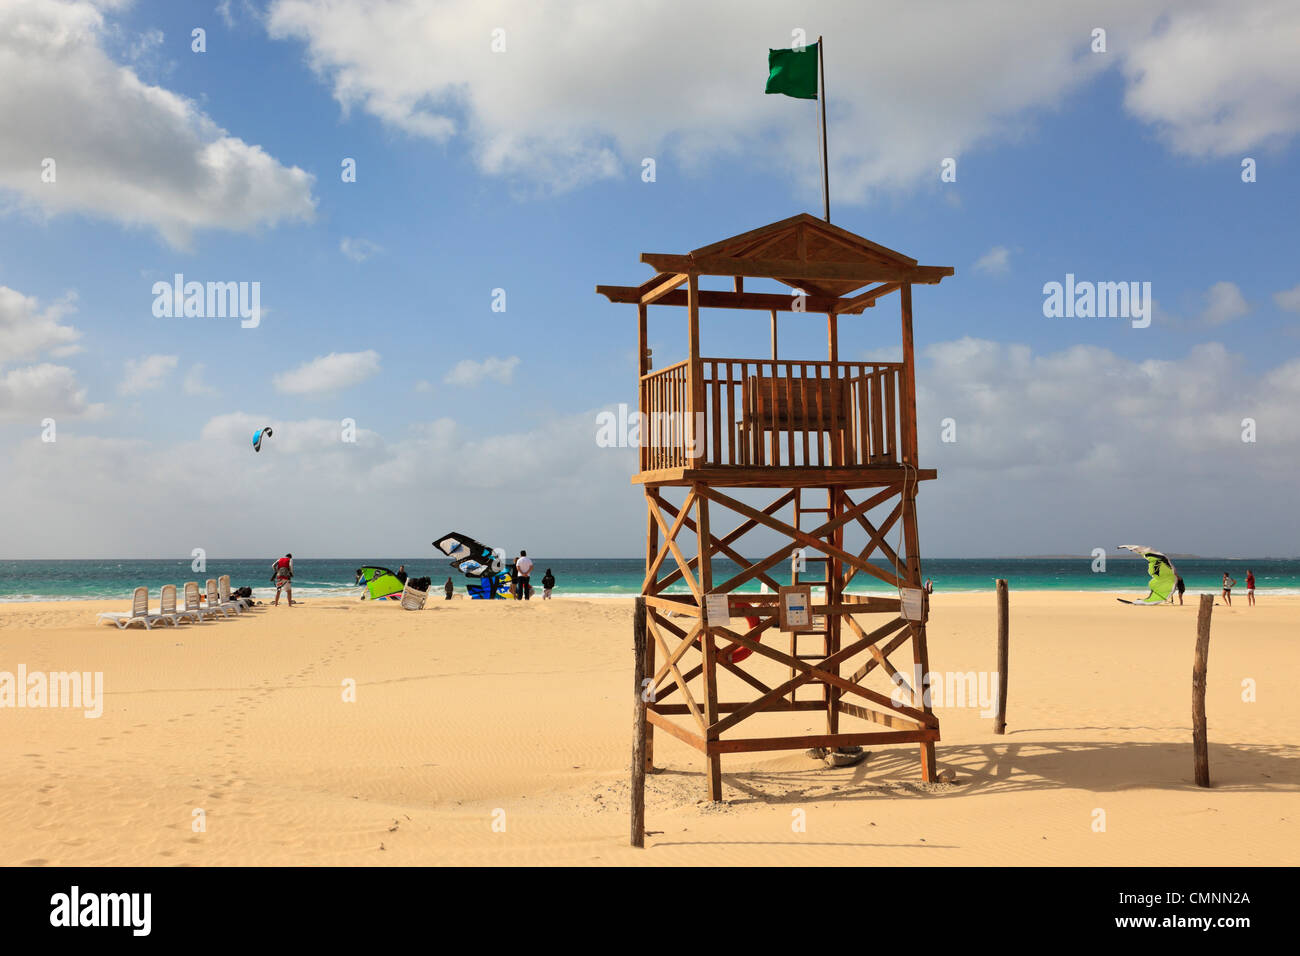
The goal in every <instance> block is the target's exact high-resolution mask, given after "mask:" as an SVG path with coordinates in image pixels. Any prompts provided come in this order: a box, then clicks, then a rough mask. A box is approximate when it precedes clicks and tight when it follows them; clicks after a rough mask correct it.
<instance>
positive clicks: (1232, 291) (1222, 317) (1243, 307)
mask: <svg viewBox="0 0 1300 956" xmlns="http://www.w3.org/2000/svg"><path fill="white" fill-rule="evenodd" d="M1248 312H1250V305H1249V304H1248V303H1247V302H1246V298H1245V296H1243V295H1242V294H1241V289H1239V288H1238V287H1237V284H1236V283H1235V282H1216V283H1214V285H1212V286H1210V288H1209V289H1208V290H1206V293H1205V309H1204V311H1203V312H1201V321H1202V322H1205V323H1207V324H1209V325H1222V324H1223V323H1225V322H1231V321H1232V320H1233V319H1239V318H1241V317H1242V316H1243V315H1246V314H1247V313H1248Z"/></svg>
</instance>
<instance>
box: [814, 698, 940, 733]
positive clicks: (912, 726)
mask: <svg viewBox="0 0 1300 956" xmlns="http://www.w3.org/2000/svg"><path fill="white" fill-rule="evenodd" d="M835 709H836V711H837V712H838V713H841V714H848V715H849V716H850V717H857V718H858V719H859V720H869V721H871V723H873V724H881V725H883V726H885V727H892V728H894V729H895V730H924V729H925V728H924V727H921V726H920V725H919V724H917V723H916V722H915V721H912V720H904V719H903V718H902V717H895V716H893V715H892V714H886V713H883V712H881V711H879V710H872V709H871V708H870V707H859V706H858V705H857V704H850V703H848V702H846V701H842V700H841V701H839V702H837V704H836V707H835Z"/></svg>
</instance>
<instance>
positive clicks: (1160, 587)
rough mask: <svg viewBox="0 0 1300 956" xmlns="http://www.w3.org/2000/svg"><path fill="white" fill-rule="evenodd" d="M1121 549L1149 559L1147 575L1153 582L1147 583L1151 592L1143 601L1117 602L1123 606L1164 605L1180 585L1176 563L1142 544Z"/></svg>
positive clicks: (1127, 545) (1129, 545)
mask: <svg viewBox="0 0 1300 956" xmlns="http://www.w3.org/2000/svg"><path fill="white" fill-rule="evenodd" d="M1120 547H1121V548H1123V549H1124V550H1125V551H1133V552H1135V553H1137V554H1140V555H1142V557H1144V558H1146V559H1147V573H1148V574H1150V575H1151V580H1150V581H1148V582H1147V587H1148V588H1150V592H1149V593H1148V594H1147V596H1146V597H1144V598H1143V599H1142V600H1140V601H1129V600H1126V599H1124V598H1117V599H1116V600H1118V601H1119V602H1120V603H1121V604H1164V603H1165V602H1166V601H1168V600H1169V595H1170V594H1172V593H1173V590H1174V586H1175V585H1176V584H1177V583H1178V572H1177V571H1176V570H1175V569H1174V563H1173V562H1172V561H1170V560H1169V559H1168V558H1167V557H1165V555H1163V554H1161V553H1160V552H1159V551H1155V550H1152V549H1151V548H1147V547H1143V546H1142V545H1140V544H1121V545H1120Z"/></svg>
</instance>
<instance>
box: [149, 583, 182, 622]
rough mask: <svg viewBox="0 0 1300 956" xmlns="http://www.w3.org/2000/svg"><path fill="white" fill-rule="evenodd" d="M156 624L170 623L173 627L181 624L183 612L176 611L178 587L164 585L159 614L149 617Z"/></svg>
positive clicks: (160, 597)
mask: <svg viewBox="0 0 1300 956" xmlns="http://www.w3.org/2000/svg"><path fill="white" fill-rule="evenodd" d="M149 616H150V617H151V618H153V620H154V621H155V622H161V621H168V622H170V623H171V625H172V626H173V627H175V626H176V625H177V624H179V623H180V622H181V616H182V615H181V612H180V611H177V610H176V585H174V584H164V585H163V587H162V594H161V595H160V596H159V604H158V613H157V614H151V615H149Z"/></svg>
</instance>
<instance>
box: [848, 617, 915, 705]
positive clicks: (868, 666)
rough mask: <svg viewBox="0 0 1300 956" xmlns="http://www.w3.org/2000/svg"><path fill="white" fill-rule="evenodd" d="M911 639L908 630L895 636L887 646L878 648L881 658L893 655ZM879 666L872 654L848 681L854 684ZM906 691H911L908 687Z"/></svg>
mask: <svg viewBox="0 0 1300 956" xmlns="http://www.w3.org/2000/svg"><path fill="white" fill-rule="evenodd" d="M911 639H912V632H911V631H910V630H907V631H903V632H902V633H901V634H898V635H896V636H895V637H894V638H893V639H892V640H891V641H890V642H889V643H888V644H886V645H885V646H884V647H882V648H880V655H881V657H888V656H889V655H890V654H892V653H894V651H896V650H898V649H899V648H900V647H902V646H903V645H904V644H906V643H907V642H908V641H910V640H911ZM879 666H880V659H879V658H877V657H876V656H875V655H874V654H873V655H872V659H871V660H869V661H867V662H866V663H865V664H863V665H862V666H861V667H860V668H858V669H857V671H855V672H854V674H853V676H852V677H851V678H850V680H852V681H853V683H855V684H856V683H858V682H859V681H861V680H862V679H863V678H864V677H866V676H867V675H868V674H870V673H871V672H872V671H873V670H875V669H876V668H877V667H879ZM908 691H909V692H910V691H911V687H910V686H909V687H908Z"/></svg>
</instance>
